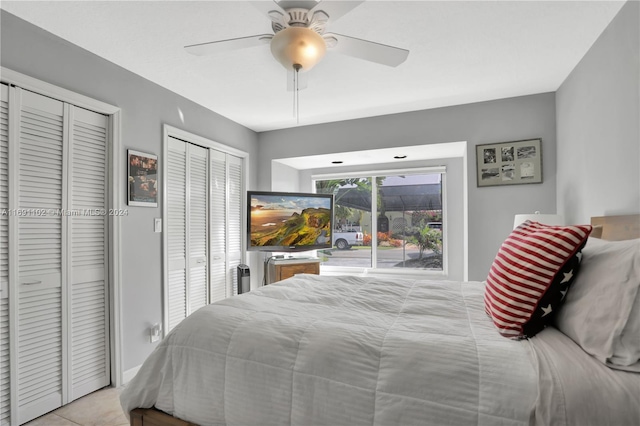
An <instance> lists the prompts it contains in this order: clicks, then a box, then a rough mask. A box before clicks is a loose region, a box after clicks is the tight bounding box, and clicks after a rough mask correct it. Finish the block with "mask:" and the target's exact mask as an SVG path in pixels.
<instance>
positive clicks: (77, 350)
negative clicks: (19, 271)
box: [65, 107, 110, 402]
mask: <svg viewBox="0 0 640 426" xmlns="http://www.w3.org/2000/svg"><path fill="white" fill-rule="evenodd" d="M69 122H70V123H71V132H70V133H71V144H70V147H69V158H70V162H69V163H70V164H69V166H70V167H69V170H68V176H69V185H68V208H69V211H70V212H72V213H73V214H72V215H70V216H68V217H67V219H68V223H67V226H68V235H69V245H68V259H69V271H70V273H69V277H68V281H67V282H68V292H69V296H70V297H69V304H68V320H69V321H68V324H69V341H70V345H69V349H70V350H69V354H68V366H69V371H70V374H69V380H70V394H69V397H68V400H67V401H65V402H71V401H73V400H74V399H77V398H79V397H81V396H84V395H86V394H88V393H90V392H93V391H95V390H97V389H100V388H102V387H104V386H107V385H108V384H109V382H110V377H109V344H108V342H109V329H108V322H107V321H106V318H107V312H108V305H107V303H108V302H107V301H108V293H107V292H108V287H107V286H108V281H107V215H106V209H107V194H106V188H105V182H106V181H107V125H108V119H107V117H106V116H104V115H101V114H97V113H95V112H92V111H87V110H85V109H82V108H76V107H71V108H70V120H69Z"/></svg>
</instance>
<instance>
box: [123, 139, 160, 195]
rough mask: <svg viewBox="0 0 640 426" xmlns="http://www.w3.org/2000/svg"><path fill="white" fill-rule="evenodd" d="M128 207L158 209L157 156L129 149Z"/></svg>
mask: <svg viewBox="0 0 640 426" xmlns="http://www.w3.org/2000/svg"><path fill="white" fill-rule="evenodd" d="M127 158H128V169H127V170H128V172H129V179H128V181H129V196H128V204H129V205H130V206H140V207H158V156H157V155H153V154H146V153H144V152H140V151H134V150H132V149H129V150H128V151H127Z"/></svg>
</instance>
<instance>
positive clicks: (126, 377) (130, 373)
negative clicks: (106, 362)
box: [122, 364, 142, 385]
mask: <svg viewBox="0 0 640 426" xmlns="http://www.w3.org/2000/svg"><path fill="white" fill-rule="evenodd" d="M140 367H142V364H140V365H138V366H137V367H133V368H131V369H129V370H127V371H125V372H124V373H123V374H122V384H123V385H126V384H127V383H129V382H130V381H131V379H133V378H134V377H135V376H136V374H138V370H140Z"/></svg>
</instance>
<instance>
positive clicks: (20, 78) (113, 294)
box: [0, 67, 126, 418]
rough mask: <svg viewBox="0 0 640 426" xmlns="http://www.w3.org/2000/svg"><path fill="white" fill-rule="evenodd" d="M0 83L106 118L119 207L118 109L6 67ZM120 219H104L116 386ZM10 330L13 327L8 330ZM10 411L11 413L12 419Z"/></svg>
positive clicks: (113, 201) (116, 382) (114, 203)
mask: <svg viewBox="0 0 640 426" xmlns="http://www.w3.org/2000/svg"><path fill="white" fill-rule="evenodd" d="M0 82H2V83H5V84H8V85H10V86H12V85H13V86H19V87H21V88H22V89H26V90H29V91H32V92H35V93H38V94H40V95H44V96H48V97H51V98H53V99H57V100H59V101H62V102H67V103H69V104H73V105H75V106H77V107H81V108H85V109H88V110H91V111H94V112H97V113H100V114H104V115H106V116H108V117H109V124H108V133H109V134H108V140H107V144H108V146H109V148H108V149H107V160H108V162H109V170H108V182H109V188H108V209H115V210H120V209H123V208H126V206H125V205H123V204H124V203H123V200H125V196H124V191H123V188H124V185H122V182H121V177H122V176H123V174H124V173H125V171H124V168H123V162H122V161H119V160H120V159H122V158H124V151H123V149H122V136H121V114H122V112H121V109H120V108H119V107H116V106H114V105H111V104H108V103H105V102H102V101H98V100H96V99H93V98H90V97H88V96H85V95H81V94H79V93H76V92H73V91H71V90H67V89H63V88H61V87H58V86H55V85H53V84H51V83H47V82H45V81H42V80H38V79H36V78H33V77H30V76H28V75H25V74H22V73H19V72H17V71H14V70H11V69H9V68H5V67H0ZM121 220H122V218H121V217H120V216H115V215H110V216H109V220H108V239H109V256H108V262H109V268H108V273H109V286H108V287H109V299H108V304H109V309H108V315H109V348H110V372H111V385H112V386H115V387H119V386H121V385H122V384H123V374H122V373H123V372H122V310H121V308H122V289H121V283H122V270H121V265H122V259H121V255H120V253H121V244H122V241H121ZM11 332H12V333H15V332H16V330H14V329H13V328H12V329H11ZM13 415H14V413H13V412H12V418H13Z"/></svg>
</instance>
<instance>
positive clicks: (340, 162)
mask: <svg viewBox="0 0 640 426" xmlns="http://www.w3.org/2000/svg"><path fill="white" fill-rule="evenodd" d="M331 164H342V161H332V162H331Z"/></svg>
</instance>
